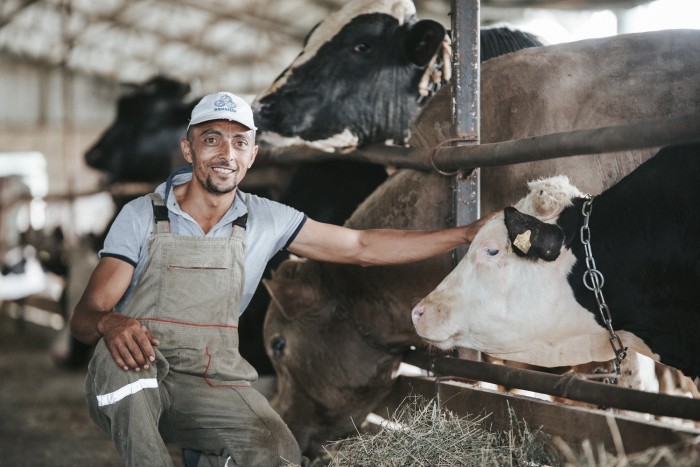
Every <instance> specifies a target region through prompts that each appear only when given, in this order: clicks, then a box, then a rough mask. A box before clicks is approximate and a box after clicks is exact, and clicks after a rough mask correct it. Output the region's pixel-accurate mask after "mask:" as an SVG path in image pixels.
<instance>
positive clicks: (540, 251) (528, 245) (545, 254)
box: [503, 207, 564, 261]
mask: <svg viewBox="0 0 700 467" xmlns="http://www.w3.org/2000/svg"><path fill="white" fill-rule="evenodd" d="M503 212H504V214H505V223H506V229H508V238H509V239H510V241H511V243H512V244H513V251H515V253H516V254H517V255H518V256H523V257H525V258H529V259H532V260H536V259H543V260H545V261H554V260H555V259H557V258H558V257H559V252H560V251H561V247H562V246H563V245H564V232H563V231H562V230H561V228H560V227H559V226H558V225H556V224H547V223H546V222H542V221H541V220H539V219H537V218H536V217H533V216H530V215H527V214H523V213H522V212H520V211H518V210H517V209H515V208H513V207H508V208H505V209H504V210H503Z"/></svg>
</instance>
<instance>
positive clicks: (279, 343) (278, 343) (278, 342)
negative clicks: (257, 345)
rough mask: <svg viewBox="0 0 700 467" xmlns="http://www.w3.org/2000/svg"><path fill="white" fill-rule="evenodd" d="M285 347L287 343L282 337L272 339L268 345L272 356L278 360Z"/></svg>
mask: <svg viewBox="0 0 700 467" xmlns="http://www.w3.org/2000/svg"><path fill="white" fill-rule="evenodd" d="M286 346H287V341H286V340H284V337H282V336H275V337H273V338H272V342H271V344H270V347H272V354H273V355H274V356H275V357H277V358H280V357H281V356H282V355H284V348H285V347H286Z"/></svg>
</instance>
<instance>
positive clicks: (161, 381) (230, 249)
mask: <svg viewBox="0 0 700 467" xmlns="http://www.w3.org/2000/svg"><path fill="white" fill-rule="evenodd" d="M151 198H152V200H153V205H154V214H155V218H156V219H155V223H156V224H155V226H154V232H153V237H152V238H151V239H150V244H149V253H150V254H149V259H148V262H147V264H146V266H145V268H144V270H143V272H142V275H141V278H140V279H139V282H138V285H137V287H136V291H135V293H134V296H133V298H132V299H131V301H130V302H129V304H128V306H127V307H126V309H125V310H124V313H125V314H127V315H129V316H132V317H134V318H137V319H139V320H140V321H141V322H142V323H143V324H145V325H146V326H147V327H148V329H149V330H150V331H151V332H153V334H155V335H156V336H157V337H158V339H160V342H161V343H160V345H159V346H158V347H157V348H155V350H156V362H154V363H155V364H153V365H150V368H149V369H148V370H143V369H142V370H141V371H139V372H136V371H124V370H122V369H120V368H119V367H118V366H117V364H116V363H115V362H114V359H113V358H112V356H111V354H110V353H109V351H108V350H107V347H106V346H105V344H104V341H103V340H100V341H99V343H98V345H97V347H96V349H95V354H94V356H93V358H92V360H91V361H90V365H89V368H88V376H87V379H86V397H87V401H88V406H89V408H90V414H91V417H92V418H93V420H94V421H95V422H96V423H97V424H98V425H99V426H100V427H101V428H102V429H103V430H105V432H107V434H109V435H110V436H111V437H112V439H113V441H114V443H115V446H116V449H117V452H118V453H119V455H120V456H121V457H122V459H123V460H124V462H125V463H126V464H127V465H129V466H147V467H155V466H171V465H173V464H172V462H171V458H170V455H169V453H168V449H167V448H166V445H165V442H172V443H175V444H176V445H177V446H179V447H181V448H186V449H191V450H196V451H201V452H202V453H204V454H205V455H203V456H202V457H201V459H200V464H199V465H217V464H218V465H229V466H231V465H240V466H246V467H249V466H265V467H270V466H277V465H284V464H285V463H286V461H291V462H293V463H300V459H301V453H300V451H299V446H298V444H297V443H296V440H295V439H294V436H293V435H292V433H291V432H290V431H289V429H288V428H287V426H286V425H285V424H284V422H283V421H282V419H281V418H280V417H279V415H278V414H277V413H276V412H275V411H274V410H273V409H272V408H271V407H270V405H269V403H268V402H267V400H266V399H265V398H264V397H263V396H262V395H261V394H260V393H258V392H257V391H256V390H255V389H253V388H252V387H251V385H250V382H251V381H253V380H255V379H256V378H257V373H256V372H255V369H254V368H253V367H252V366H251V365H250V364H249V363H248V362H246V361H245V360H244V359H243V358H242V357H241V356H240V354H239V352H238V316H239V307H240V300H241V296H242V292H243V290H242V289H243V282H244V281H243V274H244V245H243V235H244V232H245V219H244V217H245V216H244V217H242V218H239V219H238V220H237V221H235V222H234V224H237V223H238V224H242V225H234V228H233V232H232V234H231V236H230V237H225V238H207V237H180V236H174V235H172V234H171V233H170V223H169V221H168V220H167V208H166V207H165V206H164V203H163V200H162V198H161V197H160V196H159V195H157V194H152V195H151ZM241 219H242V220H243V221H242V222H239V221H240V220H241ZM164 441H165V442H164Z"/></svg>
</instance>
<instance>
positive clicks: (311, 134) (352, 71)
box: [253, 0, 542, 152]
mask: <svg viewBox="0 0 700 467" xmlns="http://www.w3.org/2000/svg"><path fill="white" fill-rule="evenodd" d="M415 13H416V12H415V7H414V5H413V3H412V2H411V1H410V0H381V1H375V0H354V1H350V2H348V3H346V4H345V6H344V7H343V8H342V9H341V10H339V11H338V12H336V13H334V14H332V15H330V16H329V17H328V18H327V19H326V20H324V21H323V22H321V23H319V24H318V25H317V26H316V27H315V28H314V29H313V30H312V31H311V33H310V34H309V35H308V37H307V40H306V43H305V44H304V48H303V50H302V51H301V52H300V53H299V55H298V56H297V57H296V59H295V60H294V61H293V62H292V63H291V64H290V65H289V67H287V69H285V70H284V71H283V72H282V74H281V75H280V77H279V78H277V80H275V82H274V83H272V85H271V86H270V87H269V88H268V89H266V90H265V91H264V92H262V93H260V94H259V95H258V97H257V98H256V100H255V102H254V103H253V109H254V111H255V121H256V122H257V123H258V127H259V131H258V135H259V141H260V142H261V143H263V144H270V145H273V146H292V145H296V144H303V145H307V146H312V147H316V148H319V149H322V150H325V151H329V152H333V151H336V152H345V151H351V150H353V149H354V148H356V147H358V146H363V145H366V144H370V143H393V144H405V142H406V141H407V138H408V134H409V127H410V124H411V121H412V119H413V117H414V116H415V115H416V113H417V112H418V110H419V108H420V107H419V106H420V105H421V104H422V103H423V102H424V101H425V99H424V98H425V96H426V95H430V94H431V92H434V91H435V90H437V89H438V88H440V86H442V85H443V84H445V83H447V82H449V79H450V65H451V61H450V60H451V47H450V39H449V36H448V34H447V31H446V30H445V28H444V27H443V26H442V25H441V24H439V23H437V22H435V21H432V20H420V21H419V20H418V19H417V18H416V16H415ZM480 38H481V60H482V61H484V60H488V59H491V58H494V57H497V56H499V55H503V54H506V53H510V52H514V51H517V50H520V49H523V48H526V47H535V46H540V45H542V42H541V41H540V40H539V39H538V38H537V37H536V36H534V35H532V34H529V33H525V32H523V31H518V30H513V29H511V28H509V27H504V26H501V27H495V28H485V29H482V30H481V34H480Z"/></svg>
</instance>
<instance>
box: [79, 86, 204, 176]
mask: <svg viewBox="0 0 700 467" xmlns="http://www.w3.org/2000/svg"><path fill="white" fill-rule="evenodd" d="M189 91H190V87H189V85H187V84H184V83H180V82H177V81H173V80H171V79H168V78H165V77H156V78H153V79H151V80H150V81H148V82H147V83H145V84H143V85H141V86H139V87H137V88H135V89H134V90H133V91H132V92H131V93H129V94H128V95H126V96H124V97H121V98H120V99H119V102H118V105H117V118H116V121H115V122H114V123H113V124H112V126H111V127H109V128H108V129H107V130H106V131H105V132H104V133H103V134H102V136H101V137H100V139H99V140H98V141H97V142H96V143H95V144H94V145H93V146H92V147H91V148H90V149H88V151H87V152H86V153H85V161H86V163H87V165H88V166H90V167H92V168H95V169H98V170H102V171H104V172H106V174H107V179H108V181H109V182H120V181H134V182H155V181H160V180H163V179H164V178H166V177H167V176H168V174H169V173H170V171H171V170H172V169H173V168H174V167H175V166H178V165H182V164H184V163H185V161H184V160H183V159H182V158H181V157H180V146H179V140H180V138H181V137H182V136H184V134H185V129H186V128H187V120H188V118H189V115H190V111H191V110H192V106H193V104H192V103H187V102H184V101H183V98H184V97H185V95H186V94H187V93H188V92H189Z"/></svg>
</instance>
